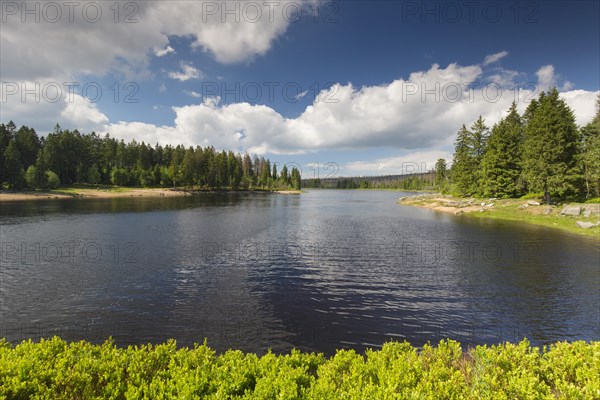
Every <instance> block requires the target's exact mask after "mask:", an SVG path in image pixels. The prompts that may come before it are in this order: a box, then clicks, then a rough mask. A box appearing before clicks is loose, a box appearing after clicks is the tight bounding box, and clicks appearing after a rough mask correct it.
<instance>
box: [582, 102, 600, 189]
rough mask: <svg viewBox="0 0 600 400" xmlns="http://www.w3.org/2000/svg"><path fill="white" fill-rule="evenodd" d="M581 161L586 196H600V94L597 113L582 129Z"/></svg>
mask: <svg viewBox="0 0 600 400" xmlns="http://www.w3.org/2000/svg"><path fill="white" fill-rule="evenodd" d="M581 139H582V144H581V161H582V170H583V178H584V184H585V187H584V190H585V194H586V197H587V198H589V197H592V196H596V197H600V94H599V95H598V98H597V99H596V115H595V116H594V118H593V119H592V121H591V122H590V123H589V124H587V125H586V126H584V127H583V128H582V129H581Z"/></svg>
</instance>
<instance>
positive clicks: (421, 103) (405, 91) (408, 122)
mask: <svg viewBox="0 0 600 400" xmlns="http://www.w3.org/2000/svg"><path fill="white" fill-rule="evenodd" d="M478 81H482V82H484V81H486V80H485V77H484V76H483V75H482V70H481V67H480V66H478V65H472V66H460V65H458V64H450V65H448V66H447V67H446V68H441V67H440V66H439V65H437V64H435V65H433V66H432V67H431V68H430V69H429V70H427V71H420V72H415V73H413V74H411V75H410V76H409V77H408V79H397V80H394V81H393V82H391V83H388V84H384V85H378V86H365V87H361V88H356V87H354V86H353V85H352V84H347V85H340V84H336V85H333V86H332V87H330V88H328V89H325V90H323V91H321V93H319V95H318V96H317V98H315V100H314V101H313V103H312V104H311V105H310V106H308V107H307V108H306V109H305V110H304V112H303V113H302V114H301V115H299V116H298V117H296V118H285V117H284V116H282V115H281V114H279V113H278V112H277V111H275V110H274V109H272V108H270V107H267V106H265V105H251V104H248V103H234V104H223V103H221V102H220V99H219V98H208V99H205V100H204V102H203V103H201V104H195V105H188V106H185V107H174V108H173V111H174V112H175V114H176V118H175V121H174V125H173V126H171V127H150V128H148V129H143V130H138V131H136V130H135V129H132V128H131V126H130V125H129V124H127V123H125V122H124V123H120V124H117V125H109V126H107V129H108V130H110V132H111V134H112V135H116V136H118V137H120V136H124V137H127V138H133V137H136V138H138V140H145V141H149V142H151V143H154V142H160V143H183V144H186V145H202V146H205V145H212V146H215V147H217V148H222V149H236V150H241V151H246V150H247V151H250V152H256V153H261V154H262V153H267V152H268V153H275V154H300V153H308V152H315V151H321V150H344V149H367V148H376V147H387V148H395V149H398V150H403V151H410V152H415V151H420V152H422V151H431V149H435V148H449V146H451V144H452V142H453V140H454V137H455V134H456V131H457V130H458V129H459V128H460V126H461V125H462V124H463V123H466V124H470V123H472V122H473V121H475V120H476V119H477V118H478V116H479V115H482V116H483V117H484V118H485V119H486V121H487V123H488V125H490V126H491V125H493V124H494V123H495V122H497V121H499V120H500V119H501V118H502V117H503V116H504V115H505V113H506V110H507V109H508V108H509V106H510V104H511V103H512V102H513V101H516V102H517V105H518V108H519V110H520V111H521V112H522V111H524V109H525V108H526V107H527V104H528V102H529V101H530V100H531V99H532V98H535V97H536V95H537V94H536V92H533V91H529V90H523V89H521V90H519V91H513V90H512V89H510V88H507V89H502V90H501V91H495V90H494V89H493V90H490V88H489V87H486V86H482V85H474V84H472V83H473V82H478ZM470 83H471V84H470ZM596 95H597V94H596V93H594V92H590V91H583V90H582V91H572V92H565V93H561V96H562V97H563V98H564V99H565V101H566V102H567V104H568V105H569V106H570V107H572V109H573V110H574V112H575V115H576V118H577V123H578V124H585V123H587V122H589V120H591V118H592V116H593V114H594V104H595V103H594V101H595V96H596ZM130 135H131V136H130ZM173 138H176V140H175V141H173ZM436 157H438V154H437V153H436V154H431V157H430V158H431V160H433V161H435V160H434V158H436ZM422 158H425V157H422ZM431 160H430V161H431ZM393 161H394V160H387V161H385V163H387V164H391V163H393ZM385 163H383V164H382V165H387V164H385ZM359 167H360V166H359ZM359 167H356V168H359ZM392 169H393V168H391V167H390V169H389V170H390V171H391V170H392Z"/></svg>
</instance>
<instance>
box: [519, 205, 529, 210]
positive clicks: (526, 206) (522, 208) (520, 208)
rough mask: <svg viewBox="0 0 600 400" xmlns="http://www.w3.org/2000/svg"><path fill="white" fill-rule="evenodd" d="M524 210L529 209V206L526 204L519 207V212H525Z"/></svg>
mask: <svg viewBox="0 0 600 400" xmlns="http://www.w3.org/2000/svg"><path fill="white" fill-rule="evenodd" d="M526 208H529V206H528V205H527V204H521V205H520V206H519V210H525V209H526Z"/></svg>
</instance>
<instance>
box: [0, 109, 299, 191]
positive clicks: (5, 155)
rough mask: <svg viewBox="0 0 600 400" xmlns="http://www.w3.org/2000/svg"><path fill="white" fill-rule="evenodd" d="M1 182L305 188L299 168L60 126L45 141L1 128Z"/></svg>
mask: <svg viewBox="0 0 600 400" xmlns="http://www.w3.org/2000/svg"><path fill="white" fill-rule="evenodd" d="M0 157H1V158H0V165H1V166H2V169H1V172H2V174H1V176H0V182H1V183H2V185H3V186H4V187H5V188H9V189H24V188H30V189H53V188H56V187H58V186H59V185H61V184H62V185H73V184H92V185H99V184H113V185H117V186H132V187H187V188H200V189H231V190H241V189H291V188H293V189H300V186H301V176H300V172H299V170H298V169H297V168H295V167H294V168H291V170H288V168H287V166H285V165H284V166H282V167H281V170H280V171H278V169H277V164H271V162H270V161H269V160H268V159H265V158H263V157H261V158H259V157H257V156H255V157H254V159H252V158H251V157H250V155H248V154H247V153H246V154H244V155H241V154H236V153H234V152H232V151H220V152H219V151H217V150H215V149H214V148H213V147H205V148H202V147H200V146H197V147H195V148H193V147H189V148H185V147H183V146H181V145H179V146H176V147H173V146H171V145H166V146H164V147H163V146H161V145H159V144H156V145H155V146H151V145H148V144H145V143H144V142H142V143H138V142H136V141H135V140H132V141H131V142H128V143H126V142H125V141H123V140H117V139H115V138H111V137H110V135H109V134H106V135H105V136H100V135H97V134H96V133H94V132H92V133H91V134H82V133H80V132H79V131H77V130H73V131H70V130H63V129H61V128H60V126H58V125H57V126H56V128H55V129H54V131H53V132H52V133H50V134H48V135H47V136H45V137H39V136H38V135H37V133H36V132H35V130H34V129H32V128H28V127H27V126H22V127H21V128H19V129H17V127H16V125H15V124H14V123H13V122H12V121H11V122H9V123H8V124H6V125H5V124H0Z"/></svg>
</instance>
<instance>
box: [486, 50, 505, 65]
mask: <svg viewBox="0 0 600 400" xmlns="http://www.w3.org/2000/svg"><path fill="white" fill-rule="evenodd" d="M507 55H508V51H501V52H500V53H496V54H490V55H489V56H486V57H485V59H484V60H483V65H484V66H485V65H489V64H493V63H495V62H498V61H500V60H501V59H503V58H504V57H506V56H507Z"/></svg>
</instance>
